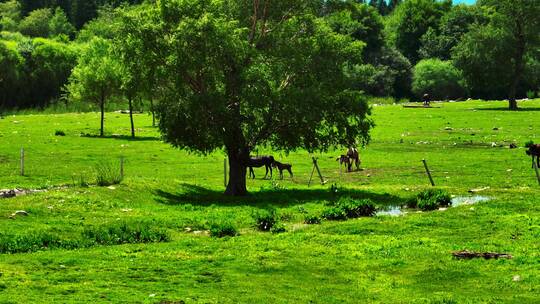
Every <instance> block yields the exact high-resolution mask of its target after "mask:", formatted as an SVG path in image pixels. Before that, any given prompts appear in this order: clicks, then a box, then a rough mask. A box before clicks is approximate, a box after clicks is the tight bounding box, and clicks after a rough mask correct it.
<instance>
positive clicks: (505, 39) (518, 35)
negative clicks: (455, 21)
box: [453, 0, 540, 109]
mask: <svg viewBox="0 0 540 304" xmlns="http://www.w3.org/2000/svg"><path fill="white" fill-rule="evenodd" d="M481 4H482V5H483V6H485V7H486V8H487V9H489V10H490V11H491V12H492V16H491V18H490V20H489V23H488V24H486V25H482V26H475V27H474V28H473V29H472V30H471V31H470V32H469V33H468V34H466V35H465V36H464V37H463V39H462V40H461V42H460V43H459V44H458V45H457V46H456V47H455V50H454V54H453V60H454V61H455V63H456V66H457V67H458V68H460V69H461V70H463V72H464V75H465V77H466V79H467V81H468V82H469V84H470V85H471V86H472V87H473V94H477V95H479V96H482V97H484V96H486V97H491V98H493V97H499V98H500V97H503V96H507V97H508V98H509V101H510V103H509V107H510V109H517V103H516V101H515V99H516V96H518V95H521V96H524V95H525V92H526V91H527V89H526V88H523V87H521V86H520V85H521V84H522V83H523V80H524V77H525V76H526V71H527V70H528V67H527V66H528V65H529V64H530V63H532V62H534V60H532V61H528V60H527V57H529V56H531V57H533V58H534V57H536V56H537V54H538V51H537V50H538V48H539V47H540V36H539V35H538V33H539V32H540V6H539V5H538V3H535V1H529V0H519V1H512V0H500V1H492V0H485V1H482V2H481ZM537 58H538V57H537ZM537 85H538V83H537V84H536V85H533V87H532V89H534V90H536V89H537V87H536V86H537ZM495 94H496V96H494V95H495Z"/></svg>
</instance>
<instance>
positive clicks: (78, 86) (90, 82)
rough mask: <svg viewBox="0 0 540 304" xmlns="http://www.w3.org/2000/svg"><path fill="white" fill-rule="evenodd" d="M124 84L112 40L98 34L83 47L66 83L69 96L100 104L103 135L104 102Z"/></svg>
mask: <svg viewBox="0 0 540 304" xmlns="http://www.w3.org/2000/svg"><path fill="white" fill-rule="evenodd" d="M120 85H121V67H120V65H119V63H118V60H117V59H116V58H115V57H114V56H113V54H112V47H111V44H110V42H109V41H107V40H105V39H103V38H98V37H95V38H93V39H92V40H91V41H90V42H89V43H88V45H87V46H86V47H85V48H84V49H83V52H82V54H81V55H80V57H79V60H78V63H77V65H76V66H75V68H74V69H73V72H72V74H71V76H70V82H69V84H68V86H67V90H68V92H69V98H70V99H71V100H74V101H88V102H92V103H95V104H97V105H99V107H100V110H101V114H102V116H101V129H100V135H101V136H103V135H104V115H105V103H106V102H107V100H108V99H109V98H110V97H111V96H112V95H113V94H115V93H116V92H118V90H119V88H120Z"/></svg>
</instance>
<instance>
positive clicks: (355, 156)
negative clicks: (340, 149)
mask: <svg viewBox="0 0 540 304" xmlns="http://www.w3.org/2000/svg"><path fill="white" fill-rule="evenodd" d="M347 157H348V158H349V159H350V162H349V164H348V169H349V172H351V171H352V165H353V162H354V165H355V166H356V170H357V171H358V170H360V153H358V150H357V149H356V148H349V150H347Z"/></svg>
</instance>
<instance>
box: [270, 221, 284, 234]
mask: <svg viewBox="0 0 540 304" xmlns="http://www.w3.org/2000/svg"><path fill="white" fill-rule="evenodd" d="M270 232H272V233H275V234H278V233H284V232H287V229H286V228H285V225H283V224H282V223H276V224H274V225H273V226H272V229H270Z"/></svg>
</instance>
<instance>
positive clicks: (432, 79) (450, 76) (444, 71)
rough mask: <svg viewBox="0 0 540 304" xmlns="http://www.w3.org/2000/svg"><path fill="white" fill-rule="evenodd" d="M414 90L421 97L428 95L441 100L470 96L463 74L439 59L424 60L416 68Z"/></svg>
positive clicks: (449, 63)
mask: <svg viewBox="0 0 540 304" xmlns="http://www.w3.org/2000/svg"><path fill="white" fill-rule="evenodd" d="M412 89H413V92H414V93H415V94H416V95H417V96H419V97H421V96H422V95H424V94H426V93H427V94H429V96H430V97H431V98H434V99H439V100H446V99H454V98H463V97H467V95H468V89H467V86H466V83H465V80H464V78H463V75H462V73H461V72H460V71H459V70H458V69H457V68H456V67H454V66H453V65H452V63H451V62H449V61H441V60H439V59H426V60H422V61H420V62H419V63H418V64H417V65H416V66H415V67H414V72H413V83H412Z"/></svg>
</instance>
